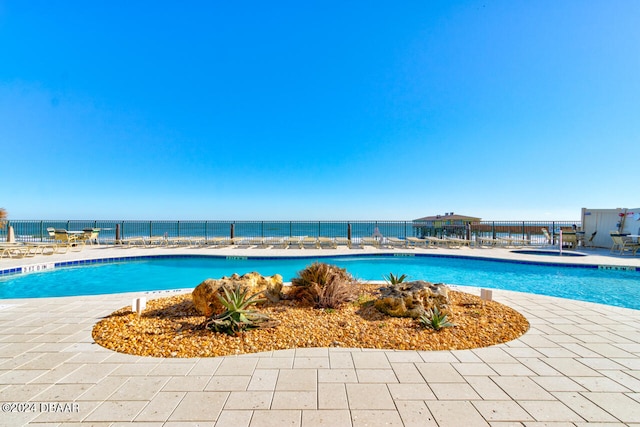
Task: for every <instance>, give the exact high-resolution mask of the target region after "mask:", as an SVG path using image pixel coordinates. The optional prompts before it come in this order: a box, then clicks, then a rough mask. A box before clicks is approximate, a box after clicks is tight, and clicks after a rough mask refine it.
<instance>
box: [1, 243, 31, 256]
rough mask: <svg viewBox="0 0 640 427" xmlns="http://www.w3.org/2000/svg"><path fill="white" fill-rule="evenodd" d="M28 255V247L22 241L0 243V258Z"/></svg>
mask: <svg viewBox="0 0 640 427" xmlns="http://www.w3.org/2000/svg"><path fill="white" fill-rule="evenodd" d="M26 256H29V249H28V247H27V246H25V245H23V244H22V243H0V259H2V258H24V257H26Z"/></svg>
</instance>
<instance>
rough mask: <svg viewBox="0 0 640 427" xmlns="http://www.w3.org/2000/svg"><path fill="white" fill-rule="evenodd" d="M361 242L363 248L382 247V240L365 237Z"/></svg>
mask: <svg viewBox="0 0 640 427" xmlns="http://www.w3.org/2000/svg"><path fill="white" fill-rule="evenodd" d="M360 242H361V244H362V245H363V246H373V247H374V248H379V247H380V240H378V239H375V238H373V237H363V238H362V239H361V241H360Z"/></svg>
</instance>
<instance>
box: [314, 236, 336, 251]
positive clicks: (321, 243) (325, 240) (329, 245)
mask: <svg viewBox="0 0 640 427" xmlns="http://www.w3.org/2000/svg"><path fill="white" fill-rule="evenodd" d="M318 247H319V248H320V249H322V248H325V249H336V248H337V247H338V244H337V243H336V241H335V239H332V238H330V237H318Z"/></svg>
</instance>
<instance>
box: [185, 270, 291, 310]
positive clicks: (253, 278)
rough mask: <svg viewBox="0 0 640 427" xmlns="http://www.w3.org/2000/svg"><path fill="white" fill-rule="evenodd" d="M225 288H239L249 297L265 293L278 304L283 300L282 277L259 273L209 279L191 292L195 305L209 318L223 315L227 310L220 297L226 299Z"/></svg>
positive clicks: (230, 289) (232, 289)
mask: <svg viewBox="0 0 640 427" xmlns="http://www.w3.org/2000/svg"><path fill="white" fill-rule="evenodd" d="M223 288H226V289H227V290H229V291H234V290H235V289H237V288H240V289H242V290H243V291H244V290H247V296H251V295H253V294H256V293H258V292H264V293H263V295H264V297H266V298H267V299H268V300H270V301H273V302H277V301H279V300H280V298H281V290H282V276H280V275H279V274H274V275H273V276H262V275H260V274H259V273H256V272H251V273H247V274H244V275H242V276H240V275H238V274H235V273H234V274H233V275H231V276H230V277H223V278H221V279H218V280H216V279H207V280H205V281H204V282H202V283H200V284H199V285H198V286H196V288H195V289H194V290H193V292H191V296H192V297H193V305H194V306H195V307H196V309H197V310H198V311H199V312H200V313H202V314H204V315H205V316H207V317H210V316H212V315H214V314H220V313H222V312H223V311H224V310H225V308H224V306H223V305H222V304H221V303H220V301H219V300H218V295H220V296H223V297H224V290H223Z"/></svg>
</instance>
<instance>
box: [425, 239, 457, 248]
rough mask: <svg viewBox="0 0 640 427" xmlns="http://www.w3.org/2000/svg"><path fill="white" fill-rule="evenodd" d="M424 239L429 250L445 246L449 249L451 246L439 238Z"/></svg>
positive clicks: (448, 242) (445, 240)
mask: <svg viewBox="0 0 640 427" xmlns="http://www.w3.org/2000/svg"><path fill="white" fill-rule="evenodd" d="M424 239H425V240H426V241H427V243H428V247H431V248H437V247H438V246H442V247H445V246H446V247H448V248H450V247H451V246H452V242H450V241H448V240H447V239H441V238H440V237H434V236H425V237H424Z"/></svg>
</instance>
